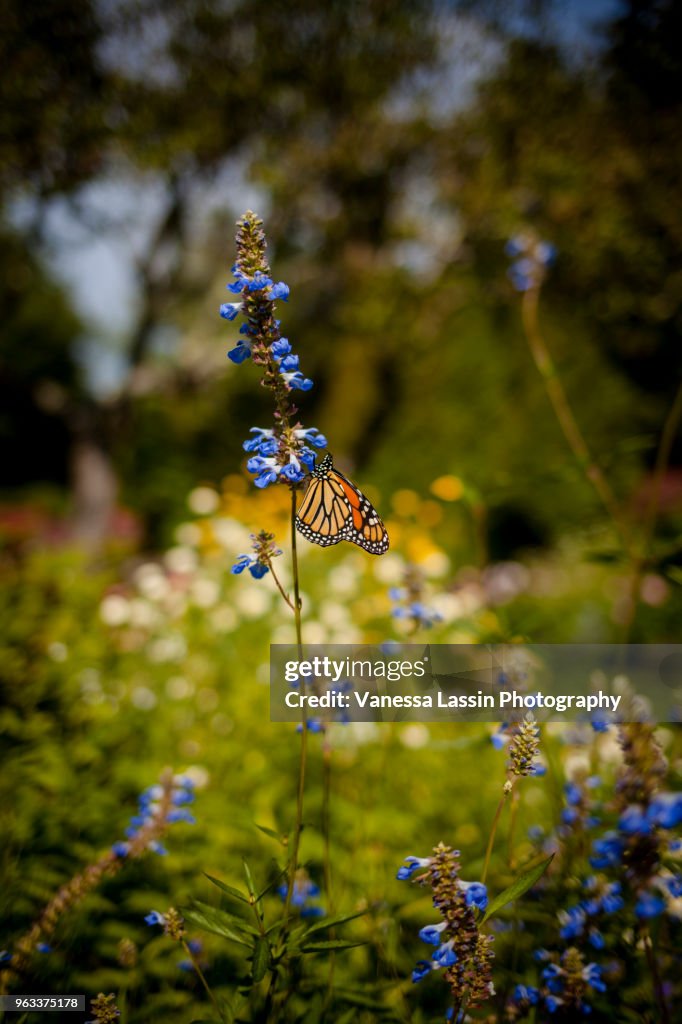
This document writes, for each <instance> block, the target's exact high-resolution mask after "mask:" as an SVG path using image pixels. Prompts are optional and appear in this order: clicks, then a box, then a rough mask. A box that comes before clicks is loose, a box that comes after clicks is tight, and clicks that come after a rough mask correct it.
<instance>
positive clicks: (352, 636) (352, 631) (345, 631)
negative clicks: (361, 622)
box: [327, 623, 363, 644]
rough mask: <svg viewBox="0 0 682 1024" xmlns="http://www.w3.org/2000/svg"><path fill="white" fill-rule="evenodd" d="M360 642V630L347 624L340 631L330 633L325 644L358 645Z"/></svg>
mask: <svg viewBox="0 0 682 1024" xmlns="http://www.w3.org/2000/svg"><path fill="white" fill-rule="evenodd" d="M362 641H363V634H362V630H361V629H358V628H357V626H353V625H351V624H350V623H349V624H348V625H347V626H343V627H342V628H341V629H340V630H338V631H335V632H333V633H330V634H329V640H328V641H327V642H328V643H330V644H360V643H362Z"/></svg>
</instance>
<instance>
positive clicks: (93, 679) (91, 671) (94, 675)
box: [78, 668, 102, 693]
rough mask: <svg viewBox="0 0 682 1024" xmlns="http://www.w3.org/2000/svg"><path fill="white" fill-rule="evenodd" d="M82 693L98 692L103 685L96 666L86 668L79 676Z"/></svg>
mask: <svg viewBox="0 0 682 1024" xmlns="http://www.w3.org/2000/svg"><path fill="white" fill-rule="evenodd" d="M78 682H79V683H80V688H81V693H98V692H99V691H100V690H101V689H102V686H101V684H100V675H99V672H98V671H97V669H96V668H84V669H83V671H82V672H81V673H80V675H79V677H78Z"/></svg>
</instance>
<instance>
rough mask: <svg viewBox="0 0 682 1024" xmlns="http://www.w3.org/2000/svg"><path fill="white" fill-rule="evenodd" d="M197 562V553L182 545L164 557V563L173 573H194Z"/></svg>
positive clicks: (172, 549) (171, 549)
mask: <svg viewBox="0 0 682 1024" xmlns="http://www.w3.org/2000/svg"><path fill="white" fill-rule="evenodd" d="M197 561H198V559H197V553H196V551H194V550H193V548H188V547H186V546H185V545H182V544H179V545H178V546H177V547H174V548H170V550H169V551H167V552H166V554H165V555H164V562H165V563H166V565H167V566H168V568H169V569H170V571H171V572H178V573H183V574H188V573H191V572H194V570H195V569H196V567H197Z"/></svg>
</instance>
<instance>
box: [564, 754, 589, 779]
mask: <svg viewBox="0 0 682 1024" xmlns="http://www.w3.org/2000/svg"><path fill="white" fill-rule="evenodd" d="M591 766H592V762H591V761H590V755H589V753H588V752H587V751H585V750H576V751H573V752H572V753H570V754H568V755H567V756H566V758H565V759H564V772H565V774H566V778H567V779H575V778H576V777H577V778H580V777H581V776H583V775H589V774H590V769H591Z"/></svg>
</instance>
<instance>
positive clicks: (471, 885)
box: [460, 882, 488, 910]
mask: <svg viewBox="0 0 682 1024" xmlns="http://www.w3.org/2000/svg"><path fill="white" fill-rule="evenodd" d="M460 885H461V886H462V887H463V888H464V889H465V900H466V904H467V906H468V907H476V909H477V910H485V908H486V907H487V906H488V890H487V888H486V887H485V885H483V883H482V882H461V883H460Z"/></svg>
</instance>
